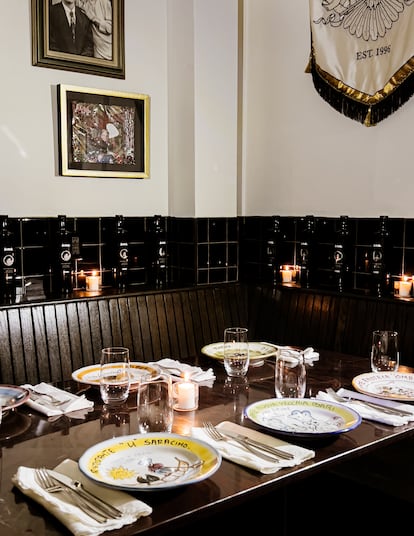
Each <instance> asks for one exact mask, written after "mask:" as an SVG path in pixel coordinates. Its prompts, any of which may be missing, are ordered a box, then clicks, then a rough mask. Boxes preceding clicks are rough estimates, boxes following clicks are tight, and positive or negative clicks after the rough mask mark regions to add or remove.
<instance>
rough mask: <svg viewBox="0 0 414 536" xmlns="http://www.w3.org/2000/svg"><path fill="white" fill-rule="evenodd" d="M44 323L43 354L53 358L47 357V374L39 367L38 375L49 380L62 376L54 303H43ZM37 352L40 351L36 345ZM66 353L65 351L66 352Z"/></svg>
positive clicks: (61, 360) (62, 362)
mask: <svg viewBox="0 0 414 536" xmlns="http://www.w3.org/2000/svg"><path fill="white" fill-rule="evenodd" d="M44 324H45V333H46V340H47V347H46V348H45V349H44V350H43V352H44V355H45V356H49V355H54V356H55V359H47V365H48V367H47V368H48V375H46V374H45V372H44V371H43V370H41V369H40V367H39V376H40V377H41V378H44V381H50V379H51V378H59V377H62V376H63V366H64V361H65V360H64V359H62V357H61V353H60V347H59V346H60V342H61V338H60V337H59V336H58V328H57V322H56V307H55V305H53V304H51V305H45V307H44ZM36 349H37V352H39V351H41V349H40V348H39V346H37V348H36ZM64 355H65V352H64ZM66 355H67V352H66Z"/></svg>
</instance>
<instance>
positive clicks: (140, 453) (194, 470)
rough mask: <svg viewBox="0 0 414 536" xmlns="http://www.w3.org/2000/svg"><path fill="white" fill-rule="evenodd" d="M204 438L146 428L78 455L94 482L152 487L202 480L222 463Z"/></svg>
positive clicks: (132, 488)
mask: <svg viewBox="0 0 414 536" xmlns="http://www.w3.org/2000/svg"><path fill="white" fill-rule="evenodd" d="M221 460H222V458H221V454H220V453H219V452H218V451H217V450H216V449H215V448H214V447H212V446H211V445H209V444H208V443H207V442H205V441H201V440H199V439H196V438H194V437H190V436H184V435H180V434H173V433H164V432H148V433H145V434H135V435H129V436H123V437H114V438H112V439H107V440H106V441H102V442H101V443H98V444H97V445H94V446H93V447H90V448H89V449H88V450H86V451H85V452H84V453H83V454H82V456H81V457H80V458H79V462H78V463H79V469H80V470H81V471H82V473H83V474H84V475H85V476H87V477H88V478H90V479H91V480H93V481H94V482H96V483H97V484H101V485H104V486H107V487H110V488H115V489H120V490H124V491H130V492H131V491H155V490H164V489H170V488H176V487H179V486H186V485H188V484H194V483H196V482H201V481H202V480H204V479H206V478H209V477H210V476H212V475H213V474H214V473H215V472H216V471H217V469H218V468H219V467H220V465H221Z"/></svg>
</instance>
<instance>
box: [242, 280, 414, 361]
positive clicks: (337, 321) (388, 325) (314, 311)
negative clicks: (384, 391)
mask: <svg viewBox="0 0 414 536" xmlns="http://www.w3.org/2000/svg"><path fill="white" fill-rule="evenodd" d="M253 310H255V311H256V313H255V314H254V315H253V313H252V311H253ZM249 323H250V326H251V329H252V330H253V331H254V332H255V335H256V337H257V338H258V339H260V340H269V341H270V342H274V343H276V344H281V345H296V346H299V347H307V346H313V347H314V348H315V349H325V350H332V351H338V352H341V353H345V354H353V355H360V356H367V358H368V356H369V352H370V348H371V334H372V331H373V330H375V329H390V330H396V331H398V332H399V334H400V337H399V339H400V351H401V363H402V364H404V365H408V366H414V329H413V326H414V304H413V303H412V302H411V301H404V300H401V299H398V298H396V299H393V298H390V299H379V298H375V297H370V296H358V295H355V296H353V295H349V294H348V295H346V294H338V293H334V292H329V291H326V292H323V291H313V290H305V289H300V288H295V287H278V288H277V289H271V288H268V287H255V288H251V289H250V290H249Z"/></svg>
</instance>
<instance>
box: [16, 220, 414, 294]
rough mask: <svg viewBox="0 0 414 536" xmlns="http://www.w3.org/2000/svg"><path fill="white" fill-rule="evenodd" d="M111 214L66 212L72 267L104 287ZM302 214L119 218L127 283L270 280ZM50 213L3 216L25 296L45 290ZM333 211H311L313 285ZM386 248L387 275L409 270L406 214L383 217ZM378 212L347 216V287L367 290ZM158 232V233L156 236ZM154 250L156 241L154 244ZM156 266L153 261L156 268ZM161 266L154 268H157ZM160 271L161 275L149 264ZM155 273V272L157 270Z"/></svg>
mask: <svg viewBox="0 0 414 536" xmlns="http://www.w3.org/2000/svg"><path fill="white" fill-rule="evenodd" d="M157 218H158V220H159V221H158V223H159V224H160V225H161V231H162V233H163V237H164V238H163V239H164V240H165V242H166V244H165V246H163V248H164V250H165V251H163V255H164V258H163V259H161V260H162V262H163V263H164V265H163V266H161V265H162V263H161V265H160V263H158V265H157V262H156V258H154V255H155V257H156V255H157V247H158V246H156V245H155V246H154V240H155V238H154V237H155V235H154V222H155V221H156V219H157ZM115 222H116V216H115V215H114V216H113V217H103V218H100V217H88V218H67V227H68V229H69V231H70V233H71V234H72V238H73V240H74V242H73V243H74V245H75V244H77V247H75V250H76V253H75V251H74V270H75V271H80V270H85V271H91V270H94V269H97V270H100V271H101V272H102V274H103V276H104V277H103V286H104V288H110V287H111V286H112V285H113V264H114V258H115V257H114V251H113V245H114V238H113V237H114V232H115V226H116V224H115ZM305 222H306V217H293V216H292V217H279V216H265V217H257V216H252V217H239V218H198V219H197V218H161V217H156V216H154V217H139V216H137V217H127V218H125V219H124V224H125V231H126V236H127V239H128V247H129V269H128V285H130V286H131V287H135V288H146V287H152V286H154V285H158V284H159V285H161V286H172V287H173V286H191V285H203V284H209V283H222V282H223V283H224V282H233V281H239V280H241V281H247V282H253V283H269V284H272V283H276V282H277V281H276V280H275V277H276V272H278V270H276V271H275V267H279V266H280V265H284V264H289V265H298V264H299V263H300V248H301V241H302V239H303V236H302V235H303V229H304V225H305ZM57 223H58V219H57V217H56V218H21V219H13V218H10V219H9V231H10V233H11V236H12V240H13V243H14V245H15V252H16V264H15V265H16V276H17V279H16V281H17V285H18V286H19V285H20V286H21V284H22V283H21V280H22V278H23V281H24V283H25V284H26V285H27V287H26V293H27V298H28V299H42V298H44V297H49V296H50V293H51V271H52V267H53V262H52V257H53V255H54V250H53V243H54V239H55V236H56V232H57ZM338 224H339V216H338V217H337V218H320V217H315V234H314V247H315V252H316V258H317V267H316V270H317V277H316V283H315V284H316V285H317V286H318V287H320V288H330V289H335V284H336V280H335V277H334V272H333V263H334V258H333V254H334V245H335V240H336V236H337V231H338ZM387 224H388V228H389V234H390V243H391V249H390V253H389V255H388V258H387V264H388V269H389V271H390V273H391V275H392V276H394V277H397V276H400V275H401V274H405V275H409V276H411V275H414V220H410V219H401V218H395V219H393V218H390V219H389V220H388V222H387ZM378 225H379V218H358V219H355V218H349V219H348V230H349V235H348V236H349V243H350V244H351V246H350V250H351V253H350V255H349V259H350V262H349V264H350V271H351V272H352V287H351V288H350V291H351V292H363V293H367V292H370V291H371V289H372V274H371V254H372V253H371V250H372V243H373V240H374V237H375V233H376V232H377V230H378ZM158 238H159V237H158ZM158 250H159V248H158ZM157 266H158V268H157ZM160 266H161V268H160ZM156 270H161V271H162V275H161V279H157V277H158V276H154V273H155V272H154V271H156ZM160 273H161V272H160Z"/></svg>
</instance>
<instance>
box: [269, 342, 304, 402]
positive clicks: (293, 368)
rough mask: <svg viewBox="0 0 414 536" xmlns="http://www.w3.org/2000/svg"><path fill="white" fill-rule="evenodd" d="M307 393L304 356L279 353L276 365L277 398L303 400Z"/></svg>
mask: <svg viewBox="0 0 414 536" xmlns="http://www.w3.org/2000/svg"><path fill="white" fill-rule="evenodd" d="M305 392H306V366H305V360H304V357H303V355H301V354H300V355H298V356H294V355H288V354H283V352H281V351H279V352H278V353H277V355H276V364H275V394H276V397H277V398H303V397H304V396H305Z"/></svg>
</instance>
